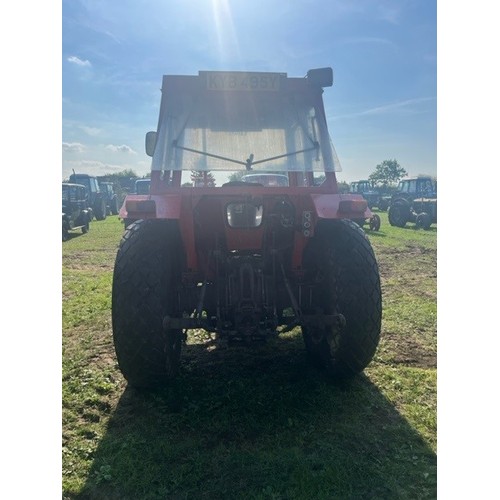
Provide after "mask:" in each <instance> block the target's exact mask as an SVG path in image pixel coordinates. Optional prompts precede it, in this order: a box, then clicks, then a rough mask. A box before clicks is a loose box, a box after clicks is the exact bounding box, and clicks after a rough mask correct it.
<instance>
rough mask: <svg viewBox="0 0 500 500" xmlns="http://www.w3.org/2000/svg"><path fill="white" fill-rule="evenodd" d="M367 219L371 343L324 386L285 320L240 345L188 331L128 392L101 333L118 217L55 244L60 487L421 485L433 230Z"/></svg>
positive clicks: (426, 480) (427, 480) (260, 495)
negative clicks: (156, 374)
mask: <svg viewBox="0 0 500 500" xmlns="http://www.w3.org/2000/svg"><path fill="white" fill-rule="evenodd" d="M380 215H381V218H382V227H381V230H380V231H379V232H378V233H372V232H369V231H367V234H368V235H369V237H370V239H371V241H372V244H373V246H374V249H375V252H376V255H377V260H378V262H379V267H380V273H381V278H382V289H383V301H384V314H383V324H382V327H383V331H382V338H381V342H380V346H379V349H378V351H377V354H376V356H375V358H374V360H373V362H372V363H371V364H370V365H369V367H368V368H367V369H366V370H365V372H364V374H363V375H361V376H359V377H357V378H356V379H355V380H353V381H352V382H351V383H350V384H348V385H339V384H332V383H331V382H330V381H329V380H327V379H325V378H324V377H323V376H322V375H321V374H319V373H318V372H317V371H316V370H314V369H313V368H312V367H311V366H310V365H309V363H308V361H307V358H306V355H305V350H304V348H303V343H302V339H301V337H300V334H298V333H297V332H291V333H288V334H286V335H282V336H281V337H279V338H277V339H275V340H273V341H271V342H269V343H268V344H267V345H265V346H260V347H258V348H256V349H255V350H251V351H248V350H242V349H238V348H230V349H226V350H220V349H219V350H213V351H210V350H207V348H206V344H205V340H204V335H203V332H190V336H189V339H188V345H187V346H186V348H185V350H184V353H183V366H182V369H181V373H180V375H179V377H178V379H176V380H175V382H174V383H173V384H172V386H170V387H169V388H167V389H163V390H157V391H152V392H147V393H138V392H136V391H134V390H132V389H129V388H127V386H126V382H125V381H124V379H123V377H122V375H121V373H120V371H119V370H118V367H117V364H116V360H115V357H114V349H113V342H112V332H111V313H110V307H111V299H110V297H111V283H112V272H113V263H114V258H115V254H116V250H117V246H118V243H119V240H120V237H121V234H122V230H123V226H122V224H120V222H119V221H118V219H117V217H108V218H107V219H106V220H105V221H100V222H93V223H92V224H91V229H90V232H89V233H88V234H86V235H80V234H75V236H73V237H72V238H71V239H70V240H69V241H68V242H65V243H64V244H63V271H62V273H63V316H62V317H63V360H62V363H63V382H62V388H63V389H62V390H63V392H62V401H63V448H62V457H63V458H62V461H63V470H62V484H63V497H64V498H68V499H70V498H71V499H77V498H78V499H87V498H88V499H157V498H158V499H167V498H168V499H191V498H195V499H198V498H207V499H209V498H210V499H212V498H213V499H221V498H228V499H232V498H238V497H241V498H251V499H312V498H318V499H323V498H324V499H337V498H338V499H347V498H353V499H357V498H380V499H387V498H394V499H419V498H422V499H427V498H435V497H436V314H437V308H436V234H437V232H436V228H435V226H433V228H432V229H431V230H430V231H422V230H420V231H416V230H414V229H412V228H410V227H408V228H407V229H400V228H392V227H391V226H389V224H388V222H387V215H386V214H385V213H381V214H380Z"/></svg>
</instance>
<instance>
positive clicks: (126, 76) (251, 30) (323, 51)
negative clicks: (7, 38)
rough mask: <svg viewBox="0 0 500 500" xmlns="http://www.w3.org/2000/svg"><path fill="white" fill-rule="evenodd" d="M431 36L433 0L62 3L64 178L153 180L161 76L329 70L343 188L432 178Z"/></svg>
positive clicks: (328, 104) (328, 99) (328, 101)
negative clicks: (373, 179) (380, 169)
mask: <svg viewBox="0 0 500 500" xmlns="http://www.w3.org/2000/svg"><path fill="white" fill-rule="evenodd" d="M436 28H437V27H436V1H435V0H426V1H422V0H351V1H345V0H329V1H322V0H296V1H292V0H251V1H250V0H191V1H189V0H163V1H159V0H143V1H137V0H135V1H134V0H123V1H120V2H116V1H109V0H104V1H103V0H100V1H99V0H63V2H62V178H63V179H67V178H68V177H69V175H70V174H71V172H72V170H73V169H74V170H75V171H77V172H80V173H88V174H93V175H104V174H111V173H114V172H119V171H122V170H124V169H132V170H134V171H135V172H136V173H137V174H138V175H139V176H143V175H146V174H147V173H148V172H149V171H150V165H151V163H150V158H149V157H148V156H147V155H146V154H145V151H144V136H145V133H146V132H147V131H149V130H154V129H156V125H157V120H158V112H159V106H160V97H161V95H160V90H159V89H160V87H161V80H162V75H164V74H173V75H175V74H185V75H197V74H198V71H200V70H234V71H271V72H285V73H287V74H288V76H292V77H301V76H305V74H306V73H307V71H308V70H309V69H312V68H319V67H327V66H329V67H332V68H333V73H334V84H333V86H332V87H330V88H326V89H325V93H324V103H325V110H326V115H327V120H328V127H329V131H330V136H331V138H332V142H333V144H334V146H335V149H336V152H337V155H338V157H339V159H340V163H341V166H342V172H339V173H338V174H337V178H338V179H339V180H340V181H345V182H351V181H354V180H360V179H364V178H367V177H368V176H369V175H370V174H371V173H372V172H373V171H374V170H375V168H376V166H377V165H378V164H380V163H382V162H383V161H384V160H389V159H396V160H397V161H398V162H399V164H400V165H401V166H402V167H403V168H404V169H405V170H406V171H407V172H408V174H409V175H416V174H430V175H437V167H436V165H437V157H436V154H437V139H436V134H437V122H436V118H437V117H436V101H437V99H436V94H437V81H436V79H437V67H436V66H437V65H436V59H437V57H436V45H437V40H436Z"/></svg>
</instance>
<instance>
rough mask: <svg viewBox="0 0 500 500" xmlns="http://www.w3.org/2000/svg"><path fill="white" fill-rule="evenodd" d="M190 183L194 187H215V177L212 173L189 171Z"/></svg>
mask: <svg viewBox="0 0 500 500" xmlns="http://www.w3.org/2000/svg"><path fill="white" fill-rule="evenodd" d="M191 181H192V183H193V185H194V186H212V187H213V186H215V177H214V174H212V172H203V171H199V170H191Z"/></svg>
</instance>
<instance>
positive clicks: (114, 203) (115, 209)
mask: <svg viewBox="0 0 500 500" xmlns="http://www.w3.org/2000/svg"><path fill="white" fill-rule="evenodd" d="M110 210H111V215H118V199H117V198H116V196H115V197H114V198H113V199H112V200H111V203H110Z"/></svg>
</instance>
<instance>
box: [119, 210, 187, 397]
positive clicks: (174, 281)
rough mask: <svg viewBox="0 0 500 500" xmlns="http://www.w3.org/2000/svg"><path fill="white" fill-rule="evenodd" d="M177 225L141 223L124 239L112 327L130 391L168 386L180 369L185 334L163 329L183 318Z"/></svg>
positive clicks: (121, 366) (163, 222)
mask: <svg viewBox="0 0 500 500" xmlns="http://www.w3.org/2000/svg"><path fill="white" fill-rule="evenodd" d="M180 242H181V240H180V234H179V231H178V228H177V226H176V225H175V224H173V223H172V221H158V220H141V221H138V222H136V223H135V224H132V225H131V226H130V227H129V228H128V229H127V231H126V232H125V234H124V235H123V237H122V240H121V242H120V246H119V248H118V253H117V256H116V261H115V268H114V274H113V290H112V323H113V339H114V344H115V351H116V357H117V359H118V365H119V367H120V370H121V372H122V373H123V376H124V377H125V378H126V379H127V381H128V383H129V384H130V385H131V386H134V387H138V388H148V387H154V386H158V385H165V384H167V383H168V381H169V380H171V379H172V378H174V377H175V375H176V374H177V372H178V369H179V365H180V355H181V344H182V337H183V336H182V330H178V329H175V330H174V329H170V330H165V329H164V328H163V319H164V318H165V316H167V315H178V314H179V311H178V309H177V306H176V305H177V301H176V290H177V288H178V286H179V284H180V280H181V271H180V270H181V261H180V258H181V255H182V250H181V245H180Z"/></svg>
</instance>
